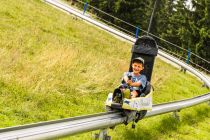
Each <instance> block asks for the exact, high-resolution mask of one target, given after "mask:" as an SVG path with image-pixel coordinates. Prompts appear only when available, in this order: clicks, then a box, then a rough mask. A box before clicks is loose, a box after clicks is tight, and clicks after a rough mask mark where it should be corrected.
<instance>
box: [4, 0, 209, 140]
mask: <svg viewBox="0 0 210 140" xmlns="http://www.w3.org/2000/svg"><path fill="white" fill-rule="evenodd" d="M0 6H1V8H0V17H1V20H0V127H1V128H4V127H9V126H16V125H21V124H27V123H32V122H40V121H46V120H54V119H60V118H67V117H73V116H79V115H85V114H92V113H99V112H104V101H105V99H106V96H107V94H108V93H109V92H112V91H113V89H114V88H115V87H117V86H118V84H119V82H120V78H121V76H122V74H123V72H124V71H126V70H127V69H128V65H129V61H130V55H131V54H130V49H131V44H128V43H126V42H123V41H120V40H118V39H116V38H114V37H113V36H111V35H110V34H108V33H106V32H104V31H102V30H100V29H98V28H96V27H94V26H91V25H89V24H87V23H85V22H83V21H82V20H80V19H75V18H73V17H71V16H69V15H67V14H66V13H63V12H61V11H59V10H57V9H55V8H53V7H51V6H49V5H47V4H45V3H43V2H42V1H40V0H18V1H14V0H1V1H0ZM152 84H153V86H154V88H155V92H154V96H153V99H154V103H155V104H156V103H162V102H168V101H174V100H180V99H185V98H190V97H194V96H197V95H201V94H203V93H207V92H208V90H207V89H206V88H202V83H201V82H200V81H198V80H197V79H196V78H195V77H193V76H191V75H188V74H184V73H182V72H180V71H179V70H178V69H176V68H174V67H172V66H170V65H169V64H166V63H164V62H162V61H161V60H159V59H156V62H155V67H154V71H153V77H152ZM209 112H210V109H209V107H208V105H207V104H206V103H204V104H201V105H198V106H195V107H192V108H189V109H185V110H183V111H181V112H180V115H181V122H180V123H178V122H176V120H175V119H173V118H172V117H171V115H170V114H165V115H161V116H156V117H152V118H147V119H144V120H142V121H140V122H139V124H138V126H137V128H136V129H135V130H132V129H131V126H130V125H128V126H124V125H120V126H117V127H116V129H114V130H111V131H110V135H111V136H113V139H130V140H132V139H140V138H141V139H154V140H155V139H197V140H198V139H209V137H208V136H209V135H210V133H209V132H210V130H209V129H210V128H209V122H210V119H209V118H210V113H209ZM93 133H95V132H89V133H85V134H81V135H76V136H73V137H67V138H64V139H81V140H82V139H85V138H86V139H91V135H92V134H93Z"/></svg>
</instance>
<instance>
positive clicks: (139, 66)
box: [132, 62, 144, 74]
mask: <svg viewBox="0 0 210 140" xmlns="http://www.w3.org/2000/svg"><path fill="white" fill-rule="evenodd" d="M132 68H133V73H134V74H139V73H140V72H141V71H142V70H143V69H144V66H143V64H142V63H138V62H134V63H133V64H132Z"/></svg>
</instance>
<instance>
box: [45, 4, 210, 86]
mask: <svg viewBox="0 0 210 140" xmlns="http://www.w3.org/2000/svg"><path fill="white" fill-rule="evenodd" d="M45 2H47V3H49V4H51V5H53V6H55V7H57V8H59V9H62V10H64V11H66V12H68V13H71V14H73V15H75V16H78V17H80V18H82V19H84V20H85V21H87V22H90V23H91V24H93V25H96V26H98V27H100V28H102V29H104V30H106V31H108V32H109V33H112V34H114V35H116V36H117V37H121V38H123V39H125V40H127V41H129V42H131V43H135V41H136V39H135V38H134V37H132V36H129V35H127V34H125V33H123V32H120V31H119V30H116V29H114V28H111V27H108V26H107V25H106V24H103V23H101V22H98V21H96V20H94V19H92V18H90V17H88V16H85V15H83V14H82V12H81V13H80V12H78V11H77V10H75V9H73V8H71V7H70V6H68V5H66V4H64V3H61V2H59V1H57V0H45ZM158 54H159V55H160V56H162V57H164V58H166V59H168V60H170V61H171V62H173V63H176V64H178V65H179V66H181V67H183V68H185V69H186V70H188V71H189V72H191V73H192V74H194V75H195V76H197V77H199V78H200V79H201V80H202V81H203V82H204V84H205V85H206V86H207V87H208V88H210V81H209V80H208V79H207V78H206V76H205V75H203V74H202V73H201V72H199V71H198V70H196V69H195V68H193V67H191V66H190V65H188V64H186V63H184V62H182V61H180V60H179V59H177V58H175V57H173V56H171V55H169V54H167V53H166V52H164V51H161V50H158Z"/></svg>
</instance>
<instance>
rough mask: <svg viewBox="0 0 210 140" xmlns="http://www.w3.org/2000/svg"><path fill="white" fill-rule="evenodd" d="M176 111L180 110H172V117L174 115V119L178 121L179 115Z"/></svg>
mask: <svg viewBox="0 0 210 140" xmlns="http://www.w3.org/2000/svg"><path fill="white" fill-rule="evenodd" d="M178 112H180V110H176V111H174V112H173V117H174V118H175V119H177V120H178V121H179V122H180V116H179V114H178Z"/></svg>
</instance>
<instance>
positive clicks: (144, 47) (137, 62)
mask: <svg viewBox="0 0 210 140" xmlns="http://www.w3.org/2000/svg"><path fill="white" fill-rule="evenodd" d="M157 51H158V48H157V45H156V42H155V40H154V39H153V38H151V37H148V36H143V37H141V38H139V39H137V41H136V43H135V44H134V46H133V48H132V59H131V64H130V71H129V72H126V73H125V74H124V76H123V80H122V84H121V85H120V87H119V88H117V89H115V90H114V93H109V95H108V98H107V100H106V108H107V111H111V110H120V111H122V112H123V114H124V115H126V116H127V119H126V121H125V124H127V123H128V122H129V121H131V120H133V121H134V122H137V121H138V120H140V119H142V118H143V117H144V116H145V115H146V113H147V110H152V91H153V90H152V89H151V84H150V82H149V81H150V79H151V74H152V69H153V64H154V58H155V56H156V55H157ZM132 127H135V125H134V126H132Z"/></svg>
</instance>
